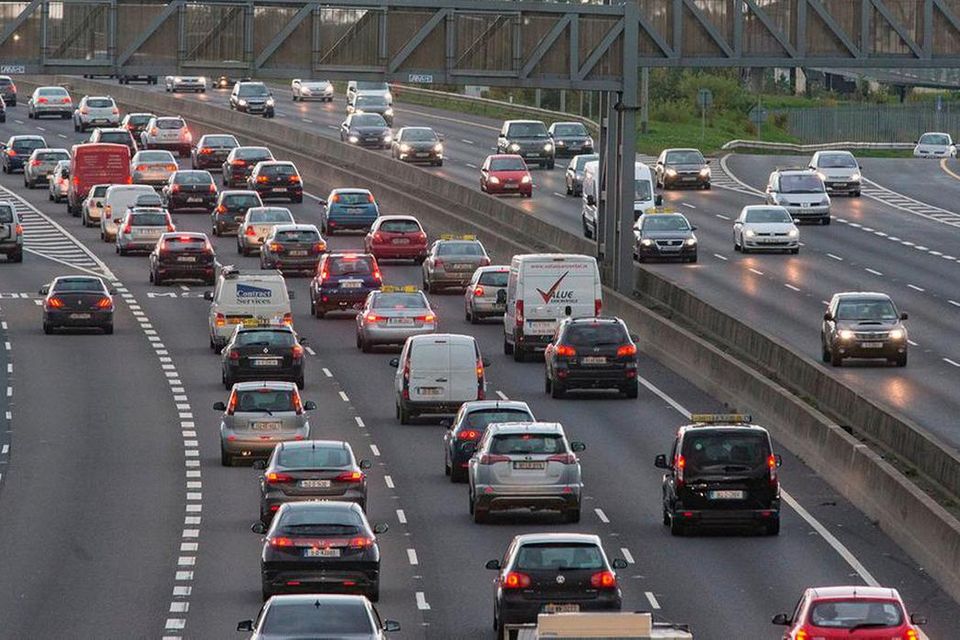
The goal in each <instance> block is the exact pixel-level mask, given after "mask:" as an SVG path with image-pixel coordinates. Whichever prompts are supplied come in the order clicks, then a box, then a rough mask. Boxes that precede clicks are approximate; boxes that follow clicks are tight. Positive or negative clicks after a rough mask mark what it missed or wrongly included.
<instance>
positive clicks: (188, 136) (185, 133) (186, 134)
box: [180, 129, 193, 142]
mask: <svg viewBox="0 0 960 640" xmlns="http://www.w3.org/2000/svg"><path fill="white" fill-rule="evenodd" d="M180 135H181V136H183V139H184V140H186V141H187V142H189V141H190V140H193V134H192V133H190V130H189V129H184V130H183V131H181V132H180Z"/></svg>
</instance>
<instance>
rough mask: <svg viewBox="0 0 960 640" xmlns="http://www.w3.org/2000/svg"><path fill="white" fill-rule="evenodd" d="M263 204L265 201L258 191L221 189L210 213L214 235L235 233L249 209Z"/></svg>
mask: <svg viewBox="0 0 960 640" xmlns="http://www.w3.org/2000/svg"><path fill="white" fill-rule="evenodd" d="M262 206H263V201H262V200H261V199H260V196H259V195H257V192H256V191H246V190H243V191H233V190H230V191H221V192H220V193H218V194H217V206H215V207H214V208H213V213H211V214H210V224H211V227H212V229H213V235H215V236H224V235H229V234H235V233H236V232H237V229H238V228H239V227H240V224H241V223H242V222H243V219H244V218H245V217H246V216H247V211H249V210H250V209H251V208H253V207H262Z"/></svg>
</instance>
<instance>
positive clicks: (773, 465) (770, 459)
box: [767, 453, 779, 487]
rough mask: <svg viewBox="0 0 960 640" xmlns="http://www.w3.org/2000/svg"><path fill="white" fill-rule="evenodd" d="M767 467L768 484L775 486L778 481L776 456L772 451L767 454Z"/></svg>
mask: <svg viewBox="0 0 960 640" xmlns="http://www.w3.org/2000/svg"><path fill="white" fill-rule="evenodd" d="M767 469H768V470H769V472H770V486H771V487H775V486H777V483H778V482H779V481H778V480H777V456H775V455H773V454H772V453H771V454H770V455H769V456H767Z"/></svg>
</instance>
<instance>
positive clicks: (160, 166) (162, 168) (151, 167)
mask: <svg viewBox="0 0 960 640" xmlns="http://www.w3.org/2000/svg"><path fill="white" fill-rule="evenodd" d="M179 168H180V167H179V166H178V165H177V159H176V158H174V157H173V154H172V153H170V152H169V151H166V150H164V149H157V150H154V151H138V152H137V153H136V154H135V155H134V156H133V158H132V159H131V160H130V179H131V180H132V181H133V183H134V184H149V185H150V186H153V187H156V188H161V187H163V185H165V184H166V183H167V180H169V179H170V176H171V175H173V174H174V172H175V171H177V169H179Z"/></svg>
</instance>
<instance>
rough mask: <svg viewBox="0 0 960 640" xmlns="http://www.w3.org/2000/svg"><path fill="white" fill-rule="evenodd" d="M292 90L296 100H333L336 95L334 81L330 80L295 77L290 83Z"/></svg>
mask: <svg viewBox="0 0 960 640" xmlns="http://www.w3.org/2000/svg"><path fill="white" fill-rule="evenodd" d="M290 92H291V94H292V95H293V101H294V102H296V101H297V100H300V101H304V100H319V101H320V102H333V96H334V89H333V83H332V82H330V81H329V80H301V79H299V78H295V79H294V80H293V81H292V82H291V83H290Z"/></svg>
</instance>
